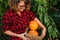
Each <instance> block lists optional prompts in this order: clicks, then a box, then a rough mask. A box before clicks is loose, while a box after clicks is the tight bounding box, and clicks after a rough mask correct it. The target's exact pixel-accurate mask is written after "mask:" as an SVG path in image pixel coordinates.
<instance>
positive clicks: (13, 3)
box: [8, 0, 31, 10]
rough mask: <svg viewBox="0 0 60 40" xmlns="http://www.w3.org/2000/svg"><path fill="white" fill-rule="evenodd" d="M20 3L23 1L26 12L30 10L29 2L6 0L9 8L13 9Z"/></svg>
mask: <svg viewBox="0 0 60 40" xmlns="http://www.w3.org/2000/svg"><path fill="white" fill-rule="evenodd" d="M20 1H25V5H26V10H28V9H30V4H31V1H30V0H8V4H9V6H10V7H12V8H14V9H15V7H16V6H17V5H18V3H19V2H20Z"/></svg>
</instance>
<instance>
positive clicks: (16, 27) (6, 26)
mask: <svg viewBox="0 0 60 40" xmlns="http://www.w3.org/2000/svg"><path fill="white" fill-rule="evenodd" d="M9 2H10V3H9ZM27 2H28V1H26V0H25V1H24V0H13V1H12V0H8V3H9V5H10V7H11V8H10V9H9V10H8V11H7V12H5V13H4V15H3V17H2V23H3V25H2V28H3V31H4V33H5V34H7V35H9V36H11V38H10V40H28V39H29V38H26V37H25V36H24V34H25V30H26V28H27V26H28V24H29V21H30V20H35V21H36V22H37V23H38V24H39V26H40V27H41V28H42V33H41V37H42V38H44V36H45V34H46V28H45V26H44V25H43V24H42V23H41V22H40V21H39V20H38V19H37V18H36V17H35V15H34V14H33V12H32V11H30V9H29V8H28V7H27V6H29V5H28V4H29V3H30V2H28V4H27ZM25 9H26V10H25Z"/></svg>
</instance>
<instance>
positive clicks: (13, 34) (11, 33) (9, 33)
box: [4, 30, 25, 38]
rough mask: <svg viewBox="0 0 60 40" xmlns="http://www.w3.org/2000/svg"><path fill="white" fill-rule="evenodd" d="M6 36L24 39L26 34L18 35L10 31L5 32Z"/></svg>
mask: <svg viewBox="0 0 60 40" xmlns="http://www.w3.org/2000/svg"><path fill="white" fill-rule="evenodd" d="M4 33H5V34H7V35H9V36H15V37H19V38H23V36H24V34H25V33H22V34H16V33H13V32H12V31H10V30H8V31H5V32H4Z"/></svg>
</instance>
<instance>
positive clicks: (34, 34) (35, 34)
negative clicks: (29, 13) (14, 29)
mask: <svg viewBox="0 0 60 40" xmlns="http://www.w3.org/2000/svg"><path fill="white" fill-rule="evenodd" d="M28 34H30V35H33V36H38V32H37V31H33V30H30V31H29V32H28Z"/></svg>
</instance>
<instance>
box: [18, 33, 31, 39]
mask: <svg viewBox="0 0 60 40" xmlns="http://www.w3.org/2000/svg"><path fill="white" fill-rule="evenodd" d="M25 34H26V33H22V34H20V35H18V37H19V38H21V39H23V40H30V39H29V38H27V37H25Z"/></svg>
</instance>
